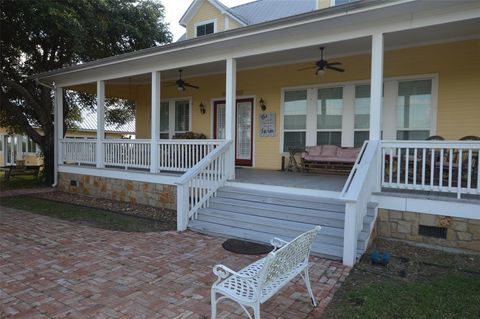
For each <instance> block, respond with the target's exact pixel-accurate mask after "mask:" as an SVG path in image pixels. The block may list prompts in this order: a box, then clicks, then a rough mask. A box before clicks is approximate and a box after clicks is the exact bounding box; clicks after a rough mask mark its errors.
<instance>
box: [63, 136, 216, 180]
mask: <svg viewBox="0 0 480 319" xmlns="http://www.w3.org/2000/svg"><path fill="white" fill-rule="evenodd" d="M223 142H224V141H222V140H157V141H156V143H157V146H158V148H157V152H158V153H157V156H156V157H155V158H156V159H157V160H156V161H157V165H158V166H157V167H158V170H159V171H160V172H162V171H164V172H180V173H183V172H186V171H187V170H189V169H190V168H192V167H194V166H195V165H196V164H197V163H198V162H200V161H201V160H202V159H203V158H205V157H206V156H207V155H208V154H209V153H211V152H212V151H213V150H214V149H215V148H217V147H218V146H219V145H221V144H222V143H223ZM60 143H61V154H62V162H63V163H65V164H76V165H82V164H88V165H96V164H97V165H99V166H100V167H118V168H124V169H126V170H127V169H141V170H149V169H150V167H151V143H152V141H151V140H150V139H135V140H127V139H105V140H102V141H101V142H100V143H101V144H102V155H100V157H101V158H100V159H99V158H97V154H96V153H97V149H96V145H97V140H96V139H72V138H65V139H62V140H61V142H60ZM98 160H101V162H97V161H98Z"/></svg>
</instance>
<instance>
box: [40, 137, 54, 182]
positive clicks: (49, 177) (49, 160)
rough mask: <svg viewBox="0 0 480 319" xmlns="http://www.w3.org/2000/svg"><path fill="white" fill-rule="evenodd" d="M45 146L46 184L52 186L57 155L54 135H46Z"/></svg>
mask: <svg viewBox="0 0 480 319" xmlns="http://www.w3.org/2000/svg"><path fill="white" fill-rule="evenodd" d="M42 146H43V150H42V151H43V165H44V182H45V184H46V185H48V186H51V185H52V184H53V182H54V179H55V153H54V147H55V146H54V139H53V134H48V135H45V145H42Z"/></svg>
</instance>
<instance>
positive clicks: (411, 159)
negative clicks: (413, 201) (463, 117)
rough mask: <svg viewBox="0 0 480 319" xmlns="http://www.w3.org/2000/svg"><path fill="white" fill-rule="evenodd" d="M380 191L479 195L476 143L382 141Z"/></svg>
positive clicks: (479, 154) (478, 146)
mask: <svg viewBox="0 0 480 319" xmlns="http://www.w3.org/2000/svg"><path fill="white" fill-rule="evenodd" d="M381 148H382V179H381V185H382V187H383V188H388V189H400V190H415V191H430V192H438V193H453V194H456V195H457V197H458V198H460V197H461V195H462V194H480V169H479V159H480V142H473V141H383V142H382V143H381Z"/></svg>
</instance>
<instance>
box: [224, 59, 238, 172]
mask: <svg viewBox="0 0 480 319" xmlns="http://www.w3.org/2000/svg"><path fill="white" fill-rule="evenodd" d="M225 82H226V83H225V138H226V139H227V140H230V141H232V145H231V147H230V151H229V154H228V159H229V160H228V163H229V164H228V165H227V167H229V171H230V174H229V175H230V176H229V179H235V113H236V112H235V111H236V100H237V97H236V93H237V60H236V59H232V58H229V59H227V67H226V80H225Z"/></svg>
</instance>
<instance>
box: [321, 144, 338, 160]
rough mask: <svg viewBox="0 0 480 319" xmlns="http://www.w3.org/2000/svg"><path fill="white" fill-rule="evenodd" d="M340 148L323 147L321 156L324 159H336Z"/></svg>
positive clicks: (334, 146) (332, 146)
mask: <svg viewBox="0 0 480 319" xmlns="http://www.w3.org/2000/svg"><path fill="white" fill-rule="evenodd" d="M338 148H339V147H338V146H336V145H323V146H322V153H321V155H322V157H335V156H336V155H337V149H338Z"/></svg>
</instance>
